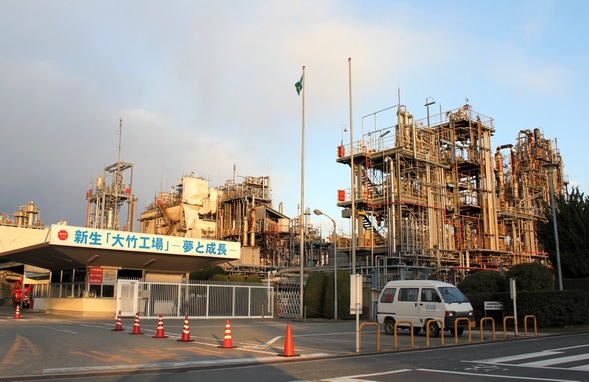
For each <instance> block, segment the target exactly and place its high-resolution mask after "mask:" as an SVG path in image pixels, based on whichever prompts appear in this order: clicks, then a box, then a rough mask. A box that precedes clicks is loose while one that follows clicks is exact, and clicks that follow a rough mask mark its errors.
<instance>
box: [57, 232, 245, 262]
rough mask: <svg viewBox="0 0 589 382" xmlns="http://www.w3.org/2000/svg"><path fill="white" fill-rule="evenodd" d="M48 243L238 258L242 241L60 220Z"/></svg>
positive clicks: (229, 258)
mask: <svg viewBox="0 0 589 382" xmlns="http://www.w3.org/2000/svg"><path fill="white" fill-rule="evenodd" d="M49 244H52V245H66V246H71V247H85V248H96V249H115V250H119V251H134V252H147V253H161V254H168V255H187V256H203V257H204V256H206V257H221V258H224V259H228V260H237V259H239V258H240V255H241V246H240V243H238V242H233V241H220V240H208V239H193V238H187V237H178V236H165V235H151V234H147V233H138V232H128V231H113V230H106V229H95V228H85V227H73V226H63V225H57V224H53V225H52V226H51V237H50V239H49Z"/></svg>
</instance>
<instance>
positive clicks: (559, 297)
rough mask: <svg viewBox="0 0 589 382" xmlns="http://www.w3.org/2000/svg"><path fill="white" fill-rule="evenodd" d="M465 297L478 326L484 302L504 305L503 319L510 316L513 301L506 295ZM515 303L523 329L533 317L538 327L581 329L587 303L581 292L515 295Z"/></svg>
mask: <svg viewBox="0 0 589 382" xmlns="http://www.w3.org/2000/svg"><path fill="white" fill-rule="evenodd" d="M467 297H468V299H469V300H470V303H471V305H472V306H473V309H474V313H475V318H476V320H477V322H478V321H479V320H480V318H481V317H484V308H483V303H484V301H499V302H501V303H502V304H503V313H504V315H506V316H512V315H513V300H512V299H511V297H510V294H509V292H500V293H476V294H467ZM516 301H517V319H518V324H519V325H520V326H523V324H524V322H523V320H524V317H525V316H528V315H533V316H535V317H536V322H537V324H538V327H551V326H556V327H563V326H565V325H580V324H583V323H584V322H585V320H586V317H587V299H586V296H585V293H584V292H583V291H580V290H575V291H563V292H561V291H546V290H544V291H538V292H518V293H517V300H516ZM497 324H502V323H499V322H497Z"/></svg>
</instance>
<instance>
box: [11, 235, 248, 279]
mask: <svg viewBox="0 0 589 382" xmlns="http://www.w3.org/2000/svg"><path fill="white" fill-rule="evenodd" d="M240 250H241V248H240V244H239V243H236V242H226V241H218V240H207V239H194V238H183V237H176V236H163V235H150V234H141V233H135V232H127V231H113V230H101V229H92V228H85V227H73V226H62V225H52V226H51V227H47V228H43V229H33V228H25V227H14V226H0V263H2V262H11V261H12V262H19V263H23V264H28V265H34V266H37V267H40V268H44V269H49V270H52V271H57V270H63V269H72V268H81V267H87V266H92V267H112V268H121V269H140V270H151V271H166V272H192V271H195V270H199V269H202V268H207V267H210V266H212V265H215V264H219V263H223V262H226V261H233V260H237V259H239V258H240Z"/></svg>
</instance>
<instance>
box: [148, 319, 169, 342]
mask: <svg viewBox="0 0 589 382" xmlns="http://www.w3.org/2000/svg"><path fill="white" fill-rule="evenodd" d="M152 338H168V336H166V335H164V319H163V317H162V315H161V314H160V318H159V320H158V322H157V331H156V332H155V336H153V337H152Z"/></svg>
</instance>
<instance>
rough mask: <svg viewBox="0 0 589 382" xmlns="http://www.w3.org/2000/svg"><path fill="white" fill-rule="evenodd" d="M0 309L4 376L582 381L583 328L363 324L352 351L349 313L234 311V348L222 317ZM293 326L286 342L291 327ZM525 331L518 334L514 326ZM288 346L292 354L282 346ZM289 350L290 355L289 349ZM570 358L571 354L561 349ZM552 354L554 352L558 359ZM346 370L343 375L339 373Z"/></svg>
mask: <svg viewBox="0 0 589 382" xmlns="http://www.w3.org/2000/svg"><path fill="white" fill-rule="evenodd" d="M13 315H14V312H13V310H12V309H11V308H6V307H1V308H0V380H1V381H17V380H41V379H51V380H53V381H59V380H63V381H66V380H84V381H164V380H165V381H170V380H173V381H210V380H225V381H232V380H239V381H249V380H255V381H257V382H261V381H320V380H325V381H338V380H339V381H343V380H348V381H353V380H363V381H398V380H403V381H427V380H430V379H432V378H436V379H437V380H442V381H443V380H453V381H461V380H465V381H466V380H469V381H472V380H480V381H488V380H489V381H490V380H495V381H496V380H497V379H498V378H501V379H503V380H526V379H527V380H544V381H583V380H587V378H588V376H589V333H588V332H587V331H585V332H581V333H575V334H572V335H571V334H560V335H554V334H553V333H543V332H542V331H540V333H539V336H537V337H535V336H533V333H528V337H523V336H521V335H520V336H519V337H517V338H515V337H514V336H513V333H508V337H507V339H503V332H500V333H498V334H497V340H495V341H493V340H492V339H491V336H490V333H485V339H484V341H481V340H480V337H479V334H480V333H479V332H478V331H473V333H472V337H471V339H472V343H471V344H468V335H467V334H466V333H465V334H464V335H463V336H461V337H460V338H459V342H458V344H456V343H455V339H454V338H453V337H450V336H449V335H448V336H447V337H446V338H445V345H444V346H442V344H441V339H440V338H434V339H431V340H430V346H429V347H427V346H426V337H425V335H424V334H423V333H421V334H420V335H418V336H416V337H415V340H414V345H413V347H412V346H411V342H410V336H409V332H408V331H400V332H399V335H398V336H397V349H396V350H394V338H393V336H387V335H385V334H384V332H382V333H381V335H380V351H378V352H377V340H378V336H377V332H376V328H375V327H374V326H371V325H368V326H366V327H365V328H364V330H363V333H362V338H361V339H362V341H361V352H360V353H356V332H355V322H351V321H321V322H316V321H307V322H300V321H290V320H278V319H266V320H231V321H230V322H229V335H230V342H231V345H233V346H235V348H224V347H219V346H222V345H224V344H225V343H226V342H225V341H226V340H227V339H224V337H225V335H226V333H225V331H226V323H227V321H226V320H225V319H210V320H189V323H188V324H189V327H188V332H189V336H190V339H191V340H192V341H190V342H180V341H178V339H181V338H182V335H183V329H184V320H178V319H166V320H164V321H163V325H164V331H165V333H164V334H165V336H168V338H153V336H155V335H156V333H157V327H158V322H157V320H141V321H140V323H139V324H140V325H139V331H140V332H142V333H143V334H137V335H133V334H130V333H131V332H133V329H134V325H133V324H134V320H133V319H132V318H125V319H123V322H122V324H123V328H124V330H122V331H113V330H112V329H114V328H115V326H116V325H115V324H116V321H115V320H114V318H113V319H96V318H83V317H71V316H55V315H47V314H43V313H34V312H29V311H27V310H25V311H24V312H22V314H21V318H20V319H14V318H13ZM289 326H290V328H291V336H290V345H291V346H288V342H289V341H287V339H288V338H287V337H288V336H287V328H288V327H289ZM520 334H523V333H520ZM291 350H292V351H293V353H294V354H295V355H294V356H292V357H285V356H284V355H285V354H287V353H290V351H291ZM287 355H290V354H287ZM566 357H568V358H566ZM555 360H556V361H555ZM338 378H344V379H338Z"/></svg>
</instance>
